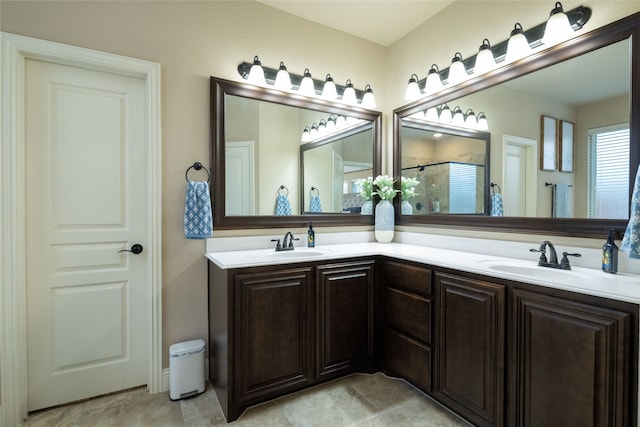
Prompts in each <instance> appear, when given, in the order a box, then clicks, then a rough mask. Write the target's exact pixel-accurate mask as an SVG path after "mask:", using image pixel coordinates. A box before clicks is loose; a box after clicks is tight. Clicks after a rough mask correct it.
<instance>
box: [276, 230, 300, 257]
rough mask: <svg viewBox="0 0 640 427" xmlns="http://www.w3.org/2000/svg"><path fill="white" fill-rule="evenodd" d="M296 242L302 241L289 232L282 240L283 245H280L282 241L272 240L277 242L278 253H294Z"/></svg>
mask: <svg viewBox="0 0 640 427" xmlns="http://www.w3.org/2000/svg"><path fill="white" fill-rule="evenodd" d="M287 238H288V239H289V242H288V243H287ZM294 240H300V239H298V238H295V237H293V233H292V232H290V231H287V232H286V233H285V235H284V237H283V238H282V245H281V244H280V239H271V241H272V242H276V252H280V251H292V250H293V241H294Z"/></svg>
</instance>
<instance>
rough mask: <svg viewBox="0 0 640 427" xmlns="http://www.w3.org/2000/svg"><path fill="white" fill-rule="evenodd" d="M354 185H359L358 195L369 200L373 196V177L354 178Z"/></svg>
mask: <svg viewBox="0 0 640 427" xmlns="http://www.w3.org/2000/svg"><path fill="white" fill-rule="evenodd" d="M356 185H357V186H358V187H360V197H362V198H364V199H365V200H371V197H373V178H372V177H368V178H361V179H358V180H356Z"/></svg>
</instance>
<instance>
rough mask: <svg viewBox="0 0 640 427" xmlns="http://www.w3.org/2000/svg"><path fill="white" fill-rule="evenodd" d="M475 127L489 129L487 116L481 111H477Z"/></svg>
mask: <svg viewBox="0 0 640 427" xmlns="http://www.w3.org/2000/svg"><path fill="white" fill-rule="evenodd" d="M476 127H477V129H478V130H489V123H488V122H487V116H485V115H484V113H482V112H480V113H478V125H477V126H476Z"/></svg>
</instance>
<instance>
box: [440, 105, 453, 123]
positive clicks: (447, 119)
mask: <svg viewBox="0 0 640 427" xmlns="http://www.w3.org/2000/svg"><path fill="white" fill-rule="evenodd" d="M452 119H453V117H452V116H451V110H450V109H449V106H448V105H447V104H444V105H443V106H442V108H441V109H440V116H439V120H440V122H442V123H445V124H449V123H451V120H452Z"/></svg>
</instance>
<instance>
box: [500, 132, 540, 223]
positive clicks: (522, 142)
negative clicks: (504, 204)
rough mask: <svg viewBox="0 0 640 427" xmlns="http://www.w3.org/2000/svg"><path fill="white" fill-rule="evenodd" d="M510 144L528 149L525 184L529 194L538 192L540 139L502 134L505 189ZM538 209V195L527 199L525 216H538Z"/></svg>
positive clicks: (503, 185)
mask: <svg viewBox="0 0 640 427" xmlns="http://www.w3.org/2000/svg"><path fill="white" fill-rule="evenodd" d="M508 145H517V146H520V147H523V148H524V149H525V150H526V154H525V156H526V159H525V162H526V164H527V170H526V173H525V185H526V189H527V194H528V195H531V194H537V192H538V190H537V188H536V185H537V182H538V179H537V171H538V141H536V140H535V139H530V138H523V137H520V136H514V135H507V134H503V135H502V171H503V175H502V186H501V188H502V189H504V188H505V187H506V181H507V177H506V176H504V171H506V170H507V169H506V167H507V164H506V163H507V146H508ZM536 209H537V198H536V197H528V198H527V199H525V216H536Z"/></svg>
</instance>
